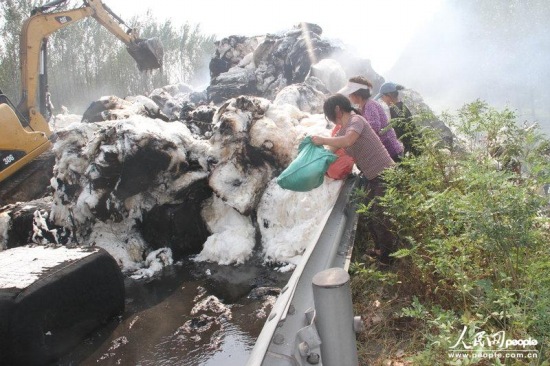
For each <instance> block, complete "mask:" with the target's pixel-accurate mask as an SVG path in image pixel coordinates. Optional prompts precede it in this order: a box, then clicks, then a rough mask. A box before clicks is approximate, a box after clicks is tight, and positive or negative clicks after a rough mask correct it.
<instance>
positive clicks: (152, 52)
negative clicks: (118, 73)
mask: <svg viewBox="0 0 550 366" xmlns="http://www.w3.org/2000/svg"><path fill="white" fill-rule="evenodd" d="M126 49H127V50H128V53H129V54H130V55H131V56H132V57H133V58H134V60H136V62H137V65H138V69H139V70H140V71H143V70H152V69H158V68H160V67H162V57H163V56H164V48H163V46H162V42H161V41H160V39H158V38H157V37H155V38H149V39H138V40H137V41H136V42H135V43H133V44H131V45H130V46H128V47H127V48H126Z"/></svg>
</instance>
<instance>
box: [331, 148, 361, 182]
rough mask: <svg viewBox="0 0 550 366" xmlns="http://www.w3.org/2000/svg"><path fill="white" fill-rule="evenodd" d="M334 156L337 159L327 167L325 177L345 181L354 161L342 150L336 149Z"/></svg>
mask: <svg viewBox="0 0 550 366" xmlns="http://www.w3.org/2000/svg"><path fill="white" fill-rule="evenodd" d="M336 155H337V156H338V158H337V159H336V161H335V162H334V163H332V164H330V166H329V167H328V170H327V177H330V178H332V179H346V177H347V176H348V175H349V174H350V173H351V171H352V170H353V165H354V164H355V160H353V158H352V157H351V156H349V155H348V154H346V151H345V150H344V149H338V150H337V151H336Z"/></svg>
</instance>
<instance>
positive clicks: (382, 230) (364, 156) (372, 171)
mask: <svg viewBox="0 0 550 366" xmlns="http://www.w3.org/2000/svg"><path fill="white" fill-rule="evenodd" d="M323 111H324V113H325V118H327V119H328V120H329V121H331V122H334V123H336V124H337V125H340V126H341V128H340V130H339V131H338V133H337V134H336V136H335V137H322V136H313V137H312V138H311V140H312V141H313V143H314V144H316V145H328V146H330V147H331V149H332V150H336V149H339V148H343V149H345V151H346V153H347V154H348V155H350V156H351V157H353V158H354V160H355V164H356V165H357V167H358V168H359V170H361V172H362V173H363V175H364V176H365V177H366V178H367V187H366V189H367V200H368V201H367V203H369V202H370V201H372V205H370V212H371V214H372V216H371V217H370V218H369V221H368V225H369V231H370V234H371V237H372V239H373V241H374V243H375V249H377V250H378V252H379V260H380V261H381V262H382V263H388V262H389V261H390V257H389V255H390V254H391V253H392V252H393V251H394V250H395V247H396V239H395V236H394V235H393V233H392V232H391V230H390V229H389V224H388V222H387V220H386V219H385V215H384V212H383V208H382V206H380V204H379V203H378V197H381V196H383V195H384V192H385V187H384V182H383V180H382V177H381V173H382V172H383V171H384V169H387V168H391V167H392V166H393V165H394V164H395V163H394V161H393V160H392V158H391V157H390V155H389V154H388V151H387V150H386V148H385V147H384V145H383V144H382V142H381V141H380V138H379V137H378V135H377V134H376V133H375V132H374V130H373V128H372V127H371V126H370V124H369V123H368V122H367V121H366V120H365V118H363V116H361V115H360V114H359V113H358V111H356V110H355V109H354V108H353V107H352V105H351V102H350V100H349V99H348V98H346V97H345V96H343V95H341V94H336V95H333V96H331V97H329V98H328V99H327V100H326V101H325V103H324V105H323Z"/></svg>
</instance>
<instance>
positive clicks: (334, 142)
mask: <svg viewBox="0 0 550 366" xmlns="http://www.w3.org/2000/svg"><path fill="white" fill-rule="evenodd" d="M358 138H359V134H358V133H357V132H355V131H352V130H350V131H348V132H346V134H345V135H344V136H337V137H323V136H312V137H311V141H312V142H313V143H314V144H315V145H328V146H330V147H333V148H335V149H340V148H346V147H350V146H351V145H353V144H354V143H355V141H357V139H358Z"/></svg>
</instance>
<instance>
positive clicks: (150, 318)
mask: <svg viewBox="0 0 550 366" xmlns="http://www.w3.org/2000/svg"><path fill="white" fill-rule="evenodd" d="M290 275H291V273H285V274H281V273H279V272H277V271H274V270H273V269H270V268H266V267H264V266H262V265H261V264H260V263H259V261H250V262H249V263H247V264H245V265H241V266H218V265H215V264H198V263H194V262H192V261H189V260H186V261H183V262H182V263H178V264H177V265H174V266H171V267H169V268H166V269H165V270H164V271H163V272H162V273H161V274H160V275H159V276H158V277H156V278H154V279H151V280H147V281H136V280H132V279H130V278H128V279H127V280H126V310H125V312H124V314H123V315H122V316H120V317H119V318H118V319H116V320H113V321H112V322H110V323H109V324H106V325H105V327H104V328H102V329H100V330H98V331H97V332H95V333H93V334H92V335H91V336H90V337H89V338H88V339H86V340H85V341H84V342H82V344H81V345H80V346H78V347H77V348H76V349H75V350H74V351H73V352H72V353H71V354H69V355H66V356H65V357H63V358H62V359H61V360H60V362H58V363H56V365H64V366H69V365H84V366H88V365H143V366H146V365H155V366H156V365H184V366H192V365H224V366H225V365H235V366H237V365H238V366H242V365H244V364H245V363H246V360H247V359H248V355H249V353H250V351H251V350H252V348H253V346H254V343H255V340H256V337H257V336H258V335H259V333H260V331H261V329H262V327H263V324H264V322H265V320H266V316H267V315H268V314H269V311H270V309H271V305H272V303H273V302H274V301H275V298H276V295H277V290H278V289H280V288H282V287H283V286H284V285H285V284H286V282H287V281H288V278H289V277H290Z"/></svg>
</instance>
